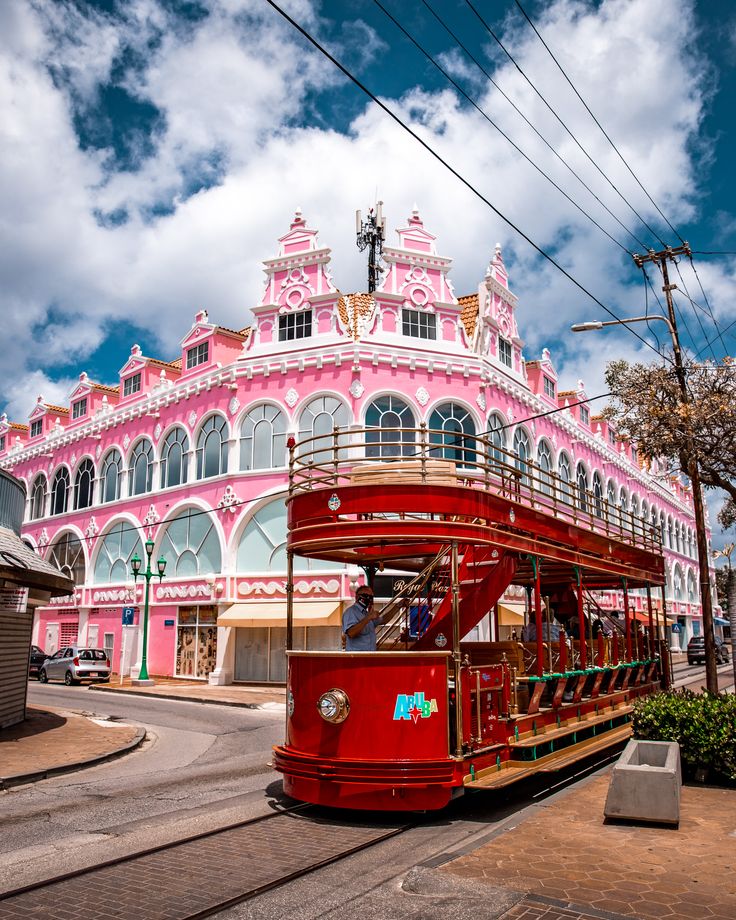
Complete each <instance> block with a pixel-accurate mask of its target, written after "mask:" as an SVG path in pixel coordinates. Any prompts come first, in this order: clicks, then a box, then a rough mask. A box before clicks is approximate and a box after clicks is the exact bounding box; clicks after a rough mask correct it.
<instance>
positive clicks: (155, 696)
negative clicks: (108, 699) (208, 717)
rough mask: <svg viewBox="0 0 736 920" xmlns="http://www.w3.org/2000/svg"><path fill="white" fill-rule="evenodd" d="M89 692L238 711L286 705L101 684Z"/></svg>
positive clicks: (284, 706)
mask: <svg viewBox="0 0 736 920" xmlns="http://www.w3.org/2000/svg"><path fill="white" fill-rule="evenodd" d="M89 689H90V690H94V691H96V692H98V693H120V694H123V695H127V696H132V697H136V696H146V697H148V698H149V699H152V700H174V701H175V702H177V701H178V702H179V703H202V704H204V705H205V706H235V707H237V708H240V709H266V708H267V707H270V706H280V707H283V709H284V711H285V710H286V703H238V702H236V701H235V700H207V699H203V698H202V697H199V696H179V695H177V694H173V693H150V692H149V691H148V690H119V689H118V688H117V687H103V686H102V685H101V684H91V685H90V688H89Z"/></svg>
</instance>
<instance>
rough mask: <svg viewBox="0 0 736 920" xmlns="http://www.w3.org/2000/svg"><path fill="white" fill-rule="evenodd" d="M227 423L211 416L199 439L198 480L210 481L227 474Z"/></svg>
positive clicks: (220, 418) (218, 416) (217, 416)
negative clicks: (213, 477)
mask: <svg viewBox="0 0 736 920" xmlns="http://www.w3.org/2000/svg"><path fill="white" fill-rule="evenodd" d="M227 433H228V432H227V422H226V421H225V419H224V418H223V417H222V416H221V415H211V416H210V417H209V418H208V419H207V421H206V422H205V423H204V425H202V428H201V430H200V432H199V437H198V438H197V479H209V478H210V476H219V475H220V474H221V473H226V472H227Z"/></svg>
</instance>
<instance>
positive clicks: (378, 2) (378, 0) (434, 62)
mask: <svg viewBox="0 0 736 920" xmlns="http://www.w3.org/2000/svg"><path fill="white" fill-rule="evenodd" d="M373 2H374V3H375V4H376V6H377V7H378V8H379V9H380V10H381V11H382V12H383V13H384V14H385V15H386V16H387V17H388V19H390V20H391V22H392V23H393V24H394V25H395V26H396V28H397V29H399V31H400V32H401V33H402V34H403V35H404V36H405V37H406V38H407V39H408V40H409V41H410V42H411V43H412V44H413V45H414V46H415V48H417V49H418V50H419V51H420V52H421V53H422V54H423V55H424V56H425V57H426V58H427V60H428V61H429V62H430V63H431V64H432V65H433V66H434V67H436V68H437V70H438V71H439V72H440V73H441V74H442V76H443V77H444V78H445V79H446V80H447V81H448V82H449V83H451V84H452V86H454V87H455V89H456V90H457V92H458V93H460V95H461V96H462V97H463V98H464V99H466V100H467V101H468V102H469V103H470V104H471V105H472V106H473V108H474V109H475V110H476V111H477V112H479V113H480V115H482V116H483V118H485V120H486V121H487V122H488V124H489V125H491V127H493V128H495V129H496V131H498V133H499V134H500V135H501V137H503V138H504V140H506V141H507V142H508V143H509V144H510V145H511V146H512V147H513V148H514V150H516V152H517V153H519V154H520V155H521V156H522V157H523V158H524V159H525V160H526V161H527V163H529V164H530V166H532V167H533V168H534V169H536V170H537V172H538V173H539V174H540V175H541V176H543V177H544V178H545V179H546V180H547V181H548V182H549V183H550V184H551V185H552V186H553V187H554V188H556V189H557V191H558V192H559V193H560V194H561V195H562V196H563V198H565V199H566V200H567V201H568V202H569V203H570V204H571V205H572V206H573V207H574V208H577V210H578V211H580V213H581V214H582V215H583V216H584V217H587V218H588V220H589V221H590V222H591V223H592V224H594V226H596V227H597V228H598V229H599V230H600V231H601V233H603V234H605V236H607V237H608V239H609V240H611V242H612V243H615V244H616V245H617V246H618V247H619V248H620V249H622V250H623V251H624V252H625V253H628V254H629V255H631V251H630V250H629V249H627V248H626V247H625V246H624V245H623V243H621V242H619V241H618V240H617V239H616V237H614V236H612V235H611V234H610V233H609V232H608V231H607V230H606V229H605V227H602V226H601V224H599V223H598V221H597V220H596V219H595V218H594V217H592V216H591V215H590V214H588V212H587V211H586V210H585V209H584V208H582V207H581V206H580V205H579V204H578V203H577V202H576V201H575V200H574V199H573V198H572V197H571V196H570V195H568V194H567V192H566V191H565V190H564V189H563V188H561V187H560V186H559V185H558V184H557V183H556V182H555V180H554V179H553V178H552V177H551V176H550V175H548V174H547V173H546V172H545V171H544V170H543V169H542V168H541V167H540V166H538V165H537V164H536V163H535V162H534V160H532V158H531V157H530V156H529V155H528V154H527V153H525V152H524V151H523V150H522V149H521V147H519V145H518V144H517V143H515V141H513V140H512V139H511V138H510V137H509V135H508V134H506V132H505V131H504V130H503V128H501V127H500V126H499V125H498V124H496V122H495V121H493V119H492V118H491V117H490V115H488V113H487V112H486V111H485V110H484V109H483V108H481V106H479V105H478V103H477V102H475V100H474V99H473V98H472V97H471V96H470V95H469V94H468V93H467V92H466V91H465V90H464V89H463V88H462V86H460V84H459V83H458V82H457V81H456V80H455V79H454V77H452V76H451V74H449V73H448V72H447V71H446V70H445V69H444V68H443V67H442V65H441V64H440V63H439V62H438V61H437V60H435V58H434V57H432V55H431V54H430V53H429V52H428V51H427V50H426V48H424V47H423V45H422V44H421V43H420V42H419V41H418V40H417V39H416V38H414V36H413V35H411V33H410V32H409V31H408V30H407V29H405V28H404V26H402V24H401V23H400V22H399V21H398V20H397V19H396V17H395V16H394V15H393V14H392V13H391V12H390V11H389V10H387V9H386V7H385V6H384V5H383V4H382V3H381V0H373ZM624 229H625V228H624ZM634 238H635V239H636V237H634Z"/></svg>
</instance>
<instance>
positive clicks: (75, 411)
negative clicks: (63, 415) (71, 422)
mask: <svg viewBox="0 0 736 920" xmlns="http://www.w3.org/2000/svg"><path fill="white" fill-rule="evenodd" d="M86 414H87V397H86V396H85V397H84V399H79V400H77V402H75V403H74V404H73V405H72V418H73V419H75V418H83V417H84V416H85V415H86Z"/></svg>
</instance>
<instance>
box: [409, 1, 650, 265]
mask: <svg viewBox="0 0 736 920" xmlns="http://www.w3.org/2000/svg"><path fill="white" fill-rule="evenodd" d="M422 3H423V4H424V6H425V7H426V8H427V9H428V10H429V12H430V13H431V14H432V16H433V17H434V18H435V19H436V20H437V22H438V23H439V24H440V25H441V26H442V28H443V29H444V30H445V31H446V32H447V34H448V35H449V36H450V38H452V40H453V41H454V42H455V44H456V45H457V46H458V47H459V48H460V49H462V51H463V52H464V53H465V54H466V55H467V57H469V58H470V60H471V61H472V62H473V63H474V64H475V66H476V67H477V68H478V70H480V72H481V73H482V74H483V75H484V76H485V77H486V79H487V80H488V81H489V82H490V83H491V84H492V85H493V86H494V87H495V89H496V90H497V91H498V93H499V94H500V95H501V96H502V97H503V98H504V99H505V100H506V102H508V104H509V105H510V106H511V107H512V108H513V109H514V111H515V112H517V114H518V115H519V116H520V118H522V119H523V121H524V122H525V124H526V125H527V126H528V127H529V128H531V130H532V131H533V132H534V133H535V134H536V135H537V137H538V138H539V139H540V140H541V141H542V143H543V144H544V145H545V146H546V147H547V148H548V149H549V150H550V151H551V152H552V153H553V154H554V156H555V157H556V158H557V159H558V160H559V161H560V163H562V165H563V166H564V167H565V168H566V169H567V170H568V171H569V172H570V173H571V174H572V175H573V176H574V177H575V178H576V179H577V180H578V182H579V183H580V184H581V185H582V186H583V188H584V189H585V190H586V191H587V192H588V193H589V194H590V195H592V197H593V198H594V199H595V200H596V201H597V202H598V204H599V205H600V206H601V207H602V208H603V209H604V210H605V211H606V212H607V213H608V214H609V215H610V216H611V217H612V218H613V220H615V221H616V223H617V224H618V225H619V226H620V227H621V229H622V230H624V231H625V232H626V233H627V234H628V235H629V236H630V237H631V238H632V239H633V240H635V241H636V242H637V243H638V244H639V245H640V246H643V247H645V248H646V244H645V243H644V242H643V241H642V240H640V239H639V238H638V237H637V236H636V234H635V233H634V232H633V230H630V229H629V227H627V226H626V224H624V222H623V221H622V220H621V219H620V218H619V217H618V216H617V215H616V214H614V212H613V211H612V210H611V209H610V208H609V207H608V205H607V204H606V203H605V202H604V201H602V200H601V198H599V197H598V195H596V193H595V192H594V191H593V189H592V188H591V187H590V186H589V185H588V184H587V182H586V181H585V180H584V179H583V177H582V176H581V175H580V174H579V173H578V172H576V171H575V170H574V169H573V168H572V166H570V164H569V163H568V162H567V160H566V159H565V158H564V157H563V156H562V155H561V154H560V153H559V152H558V151H557V150H556V149H555V148H554V147H553V146H552V144H551V143H550V142H549V141H548V140H547V138H546V137H545V136H544V135H543V134H542V132H541V131H539V129H538V128H537V127H536V126H535V125H534V124H533V123H532V122H531V121H530V120H529V119H528V118H527V116H526V115H525V114H524V113H523V112H522V111H521V109H520V108H519V107H518V106H517V104H516V103H515V102H514V100H513V99H512V98H511V97H510V96H509V95H508V94H507V93H506V92H504V90H503V89H502V88H501V87H500V86H499V84H498V83H497V82H496V81H495V80H494V79H493V77H492V76H491V74H490V73H489V72H488V71H487V70H486V68H485V67H484V66H483V64H482V63H481V62H480V61H479V60H478V59H477V57H475V55H474V54H473V53H472V51H470V49H469V48H468V47H467V45H465V44H464V43H463V41H462V40H461V39H460V38H459V36H458V35H457V34H456V33H455V32H454V31H453V30H452V29H451V28H450V27H449V26H448V25H447V23H446V22H445V21H444V20H443V19H442V17H441V16H440V15H439V14H438V13H437V11H436V10H435V9H433V7H432V6H431V5H430V4H429V3H428V2H427V0H422ZM614 242H616V243H617V244H618V245H621V244H620V243H618V240H614ZM627 252H629V254H630V255H631V254H632V253H631V252H630V250H627Z"/></svg>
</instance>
